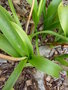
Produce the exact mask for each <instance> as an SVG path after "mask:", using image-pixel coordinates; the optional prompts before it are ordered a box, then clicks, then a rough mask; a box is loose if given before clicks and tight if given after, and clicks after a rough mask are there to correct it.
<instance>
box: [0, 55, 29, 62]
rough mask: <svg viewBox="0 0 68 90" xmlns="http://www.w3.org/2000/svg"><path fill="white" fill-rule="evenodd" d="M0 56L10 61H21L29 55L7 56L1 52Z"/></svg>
mask: <svg viewBox="0 0 68 90" xmlns="http://www.w3.org/2000/svg"><path fill="white" fill-rule="evenodd" d="M0 58H1V59H5V60H8V61H21V60H24V59H26V58H27V57H20V58H19V57H18V58H15V57H11V56H7V55H4V54H0Z"/></svg>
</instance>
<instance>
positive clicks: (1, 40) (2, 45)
mask: <svg viewBox="0 0 68 90" xmlns="http://www.w3.org/2000/svg"><path fill="white" fill-rule="evenodd" d="M0 49H2V50H3V51H5V52H6V53H8V54H9V55H11V56H14V57H18V56H20V55H19V54H18V53H17V52H16V50H15V49H14V48H13V47H12V46H11V44H10V43H9V42H8V40H7V39H6V38H5V37H4V35H2V34H0Z"/></svg>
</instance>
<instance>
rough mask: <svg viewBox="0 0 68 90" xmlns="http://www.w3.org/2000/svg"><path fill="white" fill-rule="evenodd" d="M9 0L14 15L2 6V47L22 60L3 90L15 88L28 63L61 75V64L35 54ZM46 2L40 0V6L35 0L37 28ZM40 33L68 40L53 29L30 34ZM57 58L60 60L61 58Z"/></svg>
mask: <svg viewBox="0 0 68 90" xmlns="http://www.w3.org/2000/svg"><path fill="white" fill-rule="evenodd" d="M28 1H29V3H30V4H32V0H28ZM8 2H9V6H10V8H11V11H12V14H13V16H11V15H10V14H9V13H8V11H7V10H5V9H4V8H3V7H2V6H0V30H1V32H2V33H0V49H2V50H3V51H5V52H6V53H7V54H9V55H11V56H12V57H13V58H19V59H20V58H21V59H22V60H20V62H19V64H18V65H17V66H16V68H15V69H14V71H13V72H12V74H11V75H10V77H9V79H8V80H7V82H6V83H5V86H4V87H3V90H11V89H12V88H13V86H14V84H15V82H16V80H17V79H18V77H19V75H20V74H21V72H22V70H23V68H24V67H25V66H26V64H27V63H30V64H31V65H32V66H33V67H36V68H37V69H38V70H40V71H43V72H45V73H47V74H48V75H51V76H53V77H59V73H60V71H61V70H62V69H61V67H60V66H59V65H57V64H55V63H54V62H52V61H50V60H48V59H47V58H44V57H41V56H40V55H35V54H34V52H33V46H32V44H31V40H30V39H29V37H28V36H27V34H26V33H25V32H24V30H23V29H22V27H21V24H20V22H19V19H18V17H17V15H16V12H15V9H14V7H13V4H12V0H8ZM45 2H46V0H40V3H39V6H38V3H37V0H35V5H34V10H33V15H32V17H33V20H34V22H35V29H36V27H37V25H38V22H39V19H40V16H41V13H42V11H43V8H44V6H45ZM41 7H42V8H41ZM35 14H36V15H35ZM40 33H49V34H53V35H55V36H58V37H60V38H62V39H63V40H65V41H68V38H66V37H65V36H63V35H59V34H57V33H55V32H53V31H42V32H37V33H34V34H32V35H30V37H31V39H32V38H33V37H34V36H36V35H38V34H40ZM58 58H59V57H58ZM55 59H56V57H55ZM56 60H58V61H59V59H56Z"/></svg>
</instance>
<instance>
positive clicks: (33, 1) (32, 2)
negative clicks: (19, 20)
mask: <svg viewBox="0 0 68 90" xmlns="http://www.w3.org/2000/svg"><path fill="white" fill-rule="evenodd" d="M34 3H35V0H33V2H32V7H31V11H30V14H29V17H28V21H27V24H26V33H27V32H28V26H29V22H30V19H31V16H32V12H33V8H34Z"/></svg>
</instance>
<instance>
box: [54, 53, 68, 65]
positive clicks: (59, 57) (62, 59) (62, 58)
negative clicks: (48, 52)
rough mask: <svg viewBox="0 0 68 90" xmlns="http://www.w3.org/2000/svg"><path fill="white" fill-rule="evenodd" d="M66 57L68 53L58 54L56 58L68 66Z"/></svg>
mask: <svg viewBox="0 0 68 90" xmlns="http://www.w3.org/2000/svg"><path fill="white" fill-rule="evenodd" d="M65 58H68V54H63V55H59V56H56V57H55V58H54V60H56V61H58V62H60V63H61V64H62V65H64V66H68V61H66V60H65Z"/></svg>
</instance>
